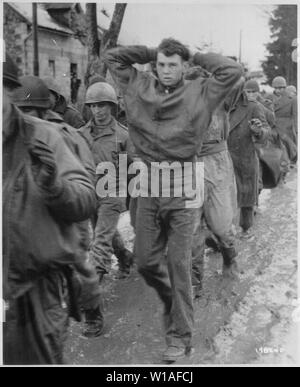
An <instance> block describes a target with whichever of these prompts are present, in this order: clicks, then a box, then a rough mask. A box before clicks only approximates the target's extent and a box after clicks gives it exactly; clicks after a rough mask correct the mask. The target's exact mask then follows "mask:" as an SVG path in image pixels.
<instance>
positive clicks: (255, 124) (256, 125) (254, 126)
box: [249, 118, 263, 137]
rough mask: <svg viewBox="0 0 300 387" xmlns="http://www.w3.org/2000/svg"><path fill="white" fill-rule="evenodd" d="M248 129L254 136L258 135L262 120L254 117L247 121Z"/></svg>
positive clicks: (260, 130)
mask: <svg viewBox="0 0 300 387" xmlns="http://www.w3.org/2000/svg"><path fill="white" fill-rule="evenodd" d="M249 125H250V130H251V132H252V133H253V134H254V135H255V136H256V137H258V136H260V135H261V132H262V126H263V125H262V122H261V121H260V120H259V119H258V118H254V119H253V120H251V121H249Z"/></svg>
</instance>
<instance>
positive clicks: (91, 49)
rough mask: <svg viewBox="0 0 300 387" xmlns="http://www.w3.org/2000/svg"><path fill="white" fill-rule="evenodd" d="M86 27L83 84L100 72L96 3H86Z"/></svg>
mask: <svg viewBox="0 0 300 387" xmlns="http://www.w3.org/2000/svg"><path fill="white" fill-rule="evenodd" d="M86 29H87V46H88V66H87V71H86V75H85V84H87V83H88V79H89V77H90V76H91V75H93V74H94V73H98V72H100V61H99V59H100V58H99V55H100V40H99V38H98V24H97V4H96V3H87V4H86Z"/></svg>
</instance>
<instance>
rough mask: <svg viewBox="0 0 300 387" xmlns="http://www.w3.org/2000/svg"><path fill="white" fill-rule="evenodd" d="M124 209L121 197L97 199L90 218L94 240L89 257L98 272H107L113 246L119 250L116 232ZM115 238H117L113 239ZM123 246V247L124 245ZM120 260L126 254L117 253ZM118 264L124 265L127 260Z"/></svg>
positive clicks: (119, 238)
mask: <svg viewBox="0 0 300 387" xmlns="http://www.w3.org/2000/svg"><path fill="white" fill-rule="evenodd" d="M123 209H124V199H123V198H105V199H101V200H99V205H98V209H97V214H96V216H95V217H94V219H92V224H93V228H94V240H93V243H92V246H91V257H92V259H93V260H94V262H95V267H96V270H97V272H98V273H109V271H110V269H111V264H112V255H113V254H114V252H115V251H114V247H115V248H116V250H117V251H120V250H121V247H120V243H121V242H120V240H121V237H120V235H119V234H118V230H117V227H118V222H119V218H120V214H121V212H122V211H123ZM115 238H117V240H114V239H115ZM124 248H125V247H124ZM117 258H118V260H119V262H120V260H122V258H124V260H125V259H126V256H125V254H124V256H123V255H122V254H117ZM120 265H121V266H122V267H123V266H126V265H127V262H120Z"/></svg>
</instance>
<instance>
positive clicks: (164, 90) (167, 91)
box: [156, 78, 184, 94]
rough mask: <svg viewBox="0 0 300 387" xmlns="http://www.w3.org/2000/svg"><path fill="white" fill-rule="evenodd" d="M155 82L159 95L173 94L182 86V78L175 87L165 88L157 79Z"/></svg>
mask: <svg viewBox="0 0 300 387" xmlns="http://www.w3.org/2000/svg"><path fill="white" fill-rule="evenodd" d="M156 82H157V86H156V87H157V90H158V91H159V93H162V94H172V93H174V91H175V90H177V89H179V88H180V87H182V86H183V85H184V78H182V80H181V81H180V82H179V83H177V85H176V86H172V87H166V86H164V85H163V84H162V83H161V82H160V80H159V79H157V80H156Z"/></svg>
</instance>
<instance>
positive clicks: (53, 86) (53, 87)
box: [42, 76, 66, 98]
mask: <svg viewBox="0 0 300 387" xmlns="http://www.w3.org/2000/svg"><path fill="white" fill-rule="evenodd" d="M42 80H43V82H44V83H45V85H46V86H47V87H48V89H49V90H50V91H52V92H53V93H55V94H57V95H58V96H62V97H63V98H66V97H65V95H64V93H63V91H62V89H61V87H60V85H59V84H58V83H57V82H56V81H55V79H54V78H52V77H49V76H48V77H44V78H42Z"/></svg>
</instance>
